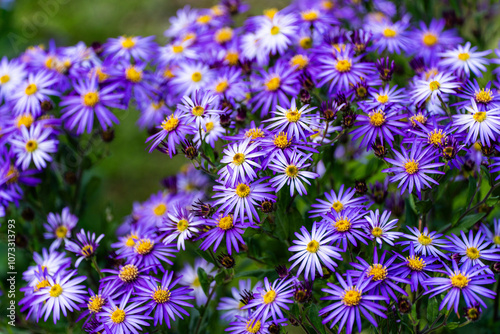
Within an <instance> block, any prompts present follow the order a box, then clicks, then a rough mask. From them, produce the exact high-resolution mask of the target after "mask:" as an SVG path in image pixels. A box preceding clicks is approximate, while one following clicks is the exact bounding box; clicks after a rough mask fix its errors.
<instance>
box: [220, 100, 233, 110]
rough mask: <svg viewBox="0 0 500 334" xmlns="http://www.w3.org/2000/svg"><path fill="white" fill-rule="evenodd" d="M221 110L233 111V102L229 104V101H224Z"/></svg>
mask: <svg viewBox="0 0 500 334" xmlns="http://www.w3.org/2000/svg"><path fill="white" fill-rule="evenodd" d="M219 108H220V109H221V110H225V109H227V110H233V109H234V106H233V105H232V104H231V102H229V101H228V100H226V99H223V100H222V102H221V103H220V106H219Z"/></svg>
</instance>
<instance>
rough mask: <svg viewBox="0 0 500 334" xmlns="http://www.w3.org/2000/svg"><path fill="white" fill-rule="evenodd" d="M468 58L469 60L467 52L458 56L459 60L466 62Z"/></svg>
mask: <svg viewBox="0 0 500 334" xmlns="http://www.w3.org/2000/svg"><path fill="white" fill-rule="evenodd" d="M469 58H470V55H469V54H468V53H467V52H464V53H459V54H458V59H460V60H463V61H466V60H468V59H469Z"/></svg>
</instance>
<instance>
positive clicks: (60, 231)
mask: <svg viewBox="0 0 500 334" xmlns="http://www.w3.org/2000/svg"><path fill="white" fill-rule="evenodd" d="M76 223H78V218H77V217H76V216H75V215H73V214H71V212H70V211H69V208H68V207H65V208H64V209H62V211H61V214H59V213H52V212H50V213H49V214H48V215H47V224H43V227H44V228H45V230H47V232H45V233H44V234H43V236H44V238H45V239H55V240H54V241H53V242H52V244H51V245H50V250H54V249H57V248H59V246H61V243H62V242H63V241H64V242H65V243H67V242H68V238H69V237H71V230H73V228H75V226H76Z"/></svg>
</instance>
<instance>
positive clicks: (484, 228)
mask: <svg viewBox="0 0 500 334" xmlns="http://www.w3.org/2000/svg"><path fill="white" fill-rule="evenodd" d="M480 229H481V232H483V234H484V235H485V236H486V239H487V240H488V241H489V242H491V248H500V219H493V232H492V231H491V230H490V227H489V225H486V224H481V228H480Z"/></svg>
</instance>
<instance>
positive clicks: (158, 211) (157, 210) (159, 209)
mask: <svg viewBox="0 0 500 334" xmlns="http://www.w3.org/2000/svg"><path fill="white" fill-rule="evenodd" d="M166 211H167V205H165V204H164V203H160V204H158V205H157V206H155V207H154V209H153V212H154V214H155V215H157V216H163V215H164V214H165V212H166Z"/></svg>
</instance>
